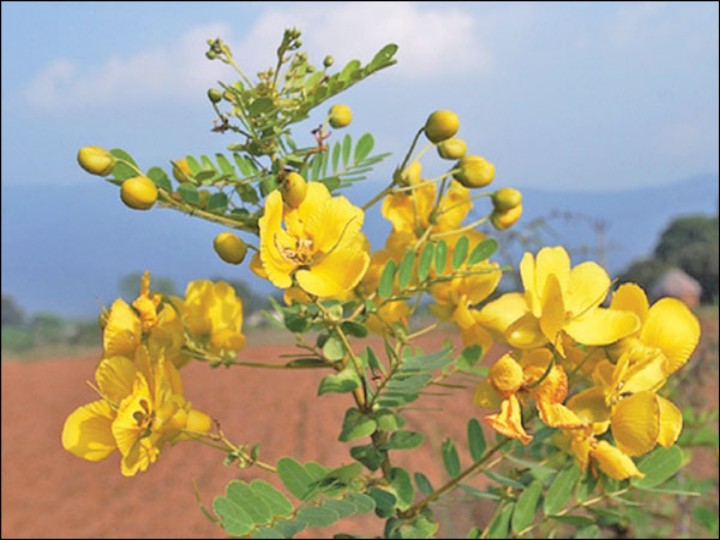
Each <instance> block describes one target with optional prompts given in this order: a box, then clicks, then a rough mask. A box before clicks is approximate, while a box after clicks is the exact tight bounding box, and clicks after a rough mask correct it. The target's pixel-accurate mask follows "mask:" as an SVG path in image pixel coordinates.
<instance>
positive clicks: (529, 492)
mask: <svg viewBox="0 0 720 540" xmlns="http://www.w3.org/2000/svg"><path fill="white" fill-rule="evenodd" d="M541 494H542V484H541V483H540V482H538V481H537V480H536V481H535V482H533V483H532V484H530V485H529V486H528V487H527V488H525V490H524V491H523V492H522V494H521V495H520V497H519V498H518V500H517V503H516V504H515V512H513V516H512V530H513V532H514V533H516V534H517V533H519V532H520V531H522V530H524V529H526V528H527V527H529V526H530V525H532V523H533V521H535V513H536V511H537V507H538V503H539V502H540V495H541Z"/></svg>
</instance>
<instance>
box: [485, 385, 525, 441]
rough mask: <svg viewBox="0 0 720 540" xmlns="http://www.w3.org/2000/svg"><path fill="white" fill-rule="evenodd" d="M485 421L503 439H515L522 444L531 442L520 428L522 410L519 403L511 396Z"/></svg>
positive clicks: (521, 427)
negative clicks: (498, 410)
mask: <svg viewBox="0 0 720 540" xmlns="http://www.w3.org/2000/svg"><path fill="white" fill-rule="evenodd" d="M485 421H486V422H487V423H488V424H489V425H490V427H492V428H493V429H494V430H495V431H497V432H498V433H500V434H501V435H505V437H509V438H511V439H517V440H519V441H520V442H521V443H523V444H528V443H530V441H532V437H531V436H530V435H528V434H527V433H526V432H525V429H524V428H523V426H522V410H521V409H520V402H519V401H518V399H517V398H516V397H515V396H514V395H513V396H510V397H509V398H508V399H506V400H505V401H503V402H502V404H501V405H500V412H499V413H498V414H491V415H489V416H486V417H485Z"/></svg>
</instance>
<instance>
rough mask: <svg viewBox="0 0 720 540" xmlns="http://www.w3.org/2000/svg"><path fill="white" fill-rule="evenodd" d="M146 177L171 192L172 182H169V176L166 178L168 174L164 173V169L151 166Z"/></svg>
mask: <svg viewBox="0 0 720 540" xmlns="http://www.w3.org/2000/svg"><path fill="white" fill-rule="evenodd" d="M147 175H148V178H150V180H152V181H153V182H155V185H156V186H157V187H158V188H160V189H162V190H165V191H167V192H168V193H172V183H171V182H170V178H168V175H167V174H165V171H163V170H162V169H161V168H160V167H152V168H151V169H150V170H149V171H148V172H147Z"/></svg>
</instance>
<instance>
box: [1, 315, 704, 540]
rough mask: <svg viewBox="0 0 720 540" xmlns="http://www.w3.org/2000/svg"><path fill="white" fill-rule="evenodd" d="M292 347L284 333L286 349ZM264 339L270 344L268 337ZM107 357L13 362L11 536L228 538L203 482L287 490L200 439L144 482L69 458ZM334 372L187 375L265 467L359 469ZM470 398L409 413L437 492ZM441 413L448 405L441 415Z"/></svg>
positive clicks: (7, 480)
mask: <svg viewBox="0 0 720 540" xmlns="http://www.w3.org/2000/svg"><path fill="white" fill-rule="evenodd" d="M703 330H704V331H708V330H709V331H710V332H709V333H710V334H711V336H712V335H714V351H711V352H712V354H711V355H710V356H708V357H705V358H701V360H702V361H703V363H706V362H707V363H708V364H709V363H712V365H711V366H710V365H708V366H705V369H701V370H698V371H699V372H695V373H694V378H695V379H696V380H694V381H686V382H685V383H684V384H688V390H689V391H688V394H690V395H692V396H693V397H694V399H693V401H696V402H698V401H699V402H703V405H704V406H706V407H708V408H716V407H717V318H715V319H714V322H713V323H712V325H710V326H707V325H704V329H703ZM270 339H271V340H272V339H274V338H273V337H272V336H271V338H270ZM284 339H286V338H285V337H284V336H283V337H280V338H279V341H282V340H284ZM254 341H255V343H256V344H255V345H253V342H254ZM258 341H260V340H253V335H252V334H251V335H249V344H250V346H248V348H246V349H245V350H244V351H243V352H242V353H241V354H240V358H241V359H242V360H247V361H267V362H278V361H280V359H279V355H280V354H282V353H287V352H292V346H291V345H278V344H277V342H278V340H276V341H275V344H262V342H261V343H258ZM262 341H265V342H267V341H268V339H267V336H265V339H263V340H262ZM425 345H427V346H426V350H428V351H432V350H438V347H439V345H440V339H433V340H432V341H431V342H427V341H426V343H425ZM491 352H492V351H491ZM497 354H498V353H497V352H495V354H491V355H489V357H490V358H494V357H497ZM490 358H489V359H490ZM97 359H98V356H97V354H88V355H85V357H83V358H77V359H57V360H48V361H43V362H3V365H2V537H3V538H63V537H64V538H173V537H175V538H225V537H226V535H225V534H224V533H223V531H222V530H221V529H220V528H219V527H218V526H216V525H214V524H213V523H211V522H209V521H208V520H207V519H206V518H205V517H204V516H203V515H202V513H201V512H200V510H199V509H198V507H197V503H196V500H195V496H194V494H193V480H195V481H196V482H197V486H198V491H199V494H200V497H201V499H202V501H203V503H204V504H205V505H206V506H207V507H210V506H211V504H212V500H213V497H215V496H217V495H221V494H223V493H224V489H225V485H226V484H227V483H228V482H229V481H230V480H231V479H233V478H237V479H242V480H252V479H254V478H263V479H266V480H268V481H270V482H271V483H273V484H274V485H276V486H278V487H280V483H279V481H278V480H277V478H273V475H272V474H270V473H267V472H265V471H263V470H261V469H258V468H251V469H245V470H239V469H237V468H235V467H226V466H224V465H223V463H222V462H223V457H224V456H223V454H222V453H221V452H219V451H217V450H214V449H212V448H208V447H206V446H203V445H201V444H199V443H192V442H183V443H179V444H178V445H176V446H174V447H167V448H165V449H164V450H163V453H162V454H161V456H160V458H159V460H158V462H157V463H155V464H154V465H152V466H151V467H150V469H149V470H148V471H147V472H145V473H140V474H138V475H136V476H135V477H134V478H124V477H122V476H121V474H120V463H119V455H118V454H117V453H116V454H114V455H112V456H111V457H109V458H108V459H106V460H104V461H101V462H98V463H91V462H86V461H84V460H81V459H78V458H76V457H74V456H72V455H71V454H69V453H68V452H66V451H65V450H63V448H62V446H61V444H60V434H61V431H62V426H63V422H64V421H65V418H66V417H67V415H68V414H69V413H70V412H72V411H73V410H74V409H75V408H76V407H78V406H80V405H82V404H84V403H87V402H89V401H92V400H93V399H95V394H94V392H93V390H92V389H91V388H90V387H89V386H88V385H87V384H85V382H84V381H86V380H92V379H93V373H94V368H95V366H96V364H97ZM707 359H709V360H707ZM326 373H327V372H325V371H320V370H264V369H252V368H244V367H233V368H230V369H225V368H219V369H211V368H209V367H208V366H207V365H203V364H200V363H194V364H192V365H190V366H188V367H187V368H185V369H183V371H182V375H183V381H184V384H185V395H186V397H187V399H189V400H190V401H191V402H192V403H193V405H194V406H195V407H197V408H198V409H200V410H202V411H205V412H207V413H208V414H210V415H211V416H213V417H215V418H217V419H219V420H220V421H221V423H222V427H223V429H224V431H225V433H226V434H227V436H228V437H229V438H230V439H231V440H233V441H234V442H235V443H249V444H255V443H261V445H262V448H261V454H260V456H261V459H262V460H263V461H266V462H269V463H275V462H276V461H277V460H278V459H279V458H281V457H282V456H286V455H288V456H292V457H294V458H296V459H298V460H300V461H310V460H312V461H317V462H319V463H321V464H323V465H326V466H338V465H341V464H346V463H349V462H350V461H351V460H350V457H349V455H348V449H349V447H350V446H353V445H354V444H357V442H355V443H340V442H338V441H337V436H338V433H339V430H340V425H341V422H342V419H343V416H344V413H345V410H346V409H347V408H348V407H349V406H350V405H351V403H352V400H351V398H350V397H349V396H348V395H340V396H339V395H325V396H321V397H319V398H318V397H317V396H316V393H317V387H318V384H319V382H320V379H321V378H322V377H323V376H324V375H325V374H326ZM709 383H712V384H709ZM691 388H693V389H696V390H694V391H693V390H691ZM698 389H699V390H701V391H698ZM471 395H472V388H468V389H466V390H455V391H453V393H452V395H450V396H446V397H444V398H440V397H432V396H426V397H423V398H422V399H421V400H419V401H418V402H417V403H418V407H424V408H428V409H429V410H413V411H408V412H407V413H406V418H407V420H408V426H407V427H408V428H409V429H417V430H420V431H423V433H424V434H425V442H424V443H423V445H422V446H421V447H420V448H418V449H416V450H413V451H406V452H395V453H394V463H397V464H398V465H401V466H405V467H408V468H409V469H410V470H411V472H412V471H422V472H424V473H425V474H426V475H427V476H428V477H429V478H430V480H431V481H432V482H433V484H434V485H435V486H439V485H441V484H442V482H444V481H445V480H446V476H445V473H444V472H443V471H442V470H441V467H442V466H441V465H440V463H441V459H440V445H441V443H442V441H443V440H444V439H445V438H446V437H452V438H453V440H455V441H456V442H457V443H458V449H459V450H460V453H461V459H462V461H463V463H465V464H468V463H469V462H470V460H469V457H468V455H467V453H466V452H465V450H464V442H465V438H466V435H465V429H466V424H467V421H468V419H469V418H471V417H473V416H475V417H481V416H482V415H483V411H481V410H480V409H477V408H476V407H474V406H473V405H472V404H471ZM439 406H442V407H443V409H442V410H437V408H438V407H439ZM486 434H487V435H488V437H489V438H490V437H492V435H491V434H489V433H487V431H486ZM489 440H492V439H489ZM691 467H692V468H693V469H695V470H699V471H704V473H705V474H706V475H707V476H708V477H711V478H713V479H714V481H715V485H717V478H718V470H717V457H716V455H715V452H697V453H695V454H694V457H693V463H691ZM475 483H477V481H475ZM433 510H434V512H435V513H436V516H437V517H438V518H439V521H440V522H441V523H443V529H441V531H440V534H441V535H442V536H444V537H453V536H460V537H464V536H465V534H466V533H467V531H468V530H469V528H470V527H471V526H472V525H473V524H484V523H487V519H488V517H489V515H490V513H491V512H492V511H493V507H492V503H491V502H486V501H485V500H480V501H477V500H476V501H473V502H463V501H462V499H459V498H455V499H454V500H452V501H448V502H447V503H443V504H438V505H435V506H434V507H433ZM381 527H382V524H381V522H380V520H377V519H375V518H374V516H365V517H363V516H360V517H358V518H355V519H354V520H343V521H340V522H339V523H338V524H336V525H335V526H333V527H332V528H329V529H323V530H322V531H312V530H306V531H303V533H301V534H300V535H299V536H300V537H306V538H311V537H313V536H314V535H317V534H322V536H323V537H331V536H332V533H334V532H347V533H355V534H359V535H363V537H366V538H367V537H370V536H375V535H378V534H381Z"/></svg>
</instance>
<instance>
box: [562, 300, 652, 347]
mask: <svg viewBox="0 0 720 540" xmlns="http://www.w3.org/2000/svg"><path fill="white" fill-rule="evenodd" d="M639 328H640V319H638V317H637V315H635V314H634V313H631V312H630V311H615V310H611V309H604V308H597V309H594V310H592V311H591V312H590V313H588V314H587V315H585V316H583V317H581V318H578V319H572V320H570V321H568V322H566V323H565V331H566V332H567V333H568V334H569V335H570V337H572V338H573V339H574V340H575V341H577V342H578V343H582V344H583V345H608V344H610V343H613V342H615V341H617V340H619V339H621V338H624V337H625V336H627V335H629V334H632V333H633V332H636V331H637V330H638V329H639Z"/></svg>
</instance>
